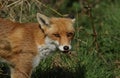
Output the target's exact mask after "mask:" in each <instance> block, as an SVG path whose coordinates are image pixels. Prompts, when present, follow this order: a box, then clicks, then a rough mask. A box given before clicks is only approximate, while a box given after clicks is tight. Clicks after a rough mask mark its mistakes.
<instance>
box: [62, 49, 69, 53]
mask: <svg viewBox="0 0 120 78" xmlns="http://www.w3.org/2000/svg"><path fill="white" fill-rule="evenodd" d="M69 52H70V51H69V50H64V51H62V53H69Z"/></svg>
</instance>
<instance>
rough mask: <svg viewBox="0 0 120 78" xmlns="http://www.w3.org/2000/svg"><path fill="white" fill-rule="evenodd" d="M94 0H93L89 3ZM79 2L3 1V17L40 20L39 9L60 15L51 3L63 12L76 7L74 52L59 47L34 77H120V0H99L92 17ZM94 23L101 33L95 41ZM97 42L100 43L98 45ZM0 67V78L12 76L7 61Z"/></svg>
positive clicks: (96, 29) (28, 20)
mask: <svg viewBox="0 0 120 78" xmlns="http://www.w3.org/2000/svg"><path fill="white" fill-rule="evenodd" d="M83 1H84V0H83ZM14 2H16V3H14ZM65 2H68V1H67V0H66V1H65ZM94 2H95V1H94V0H90V1H89V2H88V4H87V5H91V4H93V3H94ZM69 3H70V2H69ZM64 4H65V3H64ZM64 4H63V5H64ZM78 5H80V4H78V3H77V2H75V3H74V4H73V6H71V7H70V8H69V7H67V4H65V5H64V7H62V8H59V9H58V8H55V6H53V4H52V2H51V5H47V4H46V5H45V6H44V5H42V4H41V3H40V2H39V1H37V0H35V1H34V0H31V1H28V0H26V1H23V2H22V0H21V1H19V0H18V2H17V1H5V0H1V1H0V7H1V9H0V17H4V18H7V19H10V20H12V21H19V22H36V17H35V16H36V13H37V12H41V13H43V14H46V15H48V16H59V15H60V14H58V13H57V11H54V9H53V10H51V9H50V8H49V7H53V8H55V9H57V10H60V11H59V12H61V13H62V14H64V13H69V12H71V11H72V12H73V13H74V14H75V16H76V23H75V29H76V34H75V38H74V40H73V42H72V45H73V49H72V51H71V53H70V54H63V53H60V52H59V51H57V52H55V53H54V54H53V55H52V56H49V57H48V58H47V59H45V60H42V62H41V63H40V64H39V66H38V67H37V68H36V70H34V71H33V74H32V78H120V48H119V45H120V31H119V29H120V26H119V25H120V22H119V20H120V17H119V16H120V9H119V8H120V5H119V0H115V1H111V0H106V1H102V0H101V1H99V2H98V3H96V5H95V6H93V7H92V8H91V9H92V10H91V12H90V13H91V14H92V17H89V13H87V11H86V10H88V9H86V8H84V7H79V6H78ZM81 5H82V6H86V5H84V4H81ZM6 6H7V7H6ZM23 6H25V7H23ZM88 8H89V7H88ZM65 9H67V11H68V12H67V11H65ZM63 10H64V11H63ZM79 11H81V12H79ZM92 26H94V27H95V31H96V33H97V37H96V41H94V38H95V35H94V33H93V27H92ZM95 43H98V49H96V45H95ZM0 69H1V70H0V78H9V70H8V67H7V65H6V64H4V63H0Z"/></svg>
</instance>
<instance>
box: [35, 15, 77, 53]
mask: <svg viewBox="0 0 120 78" xmlns="http://www.w3.org/2000/svg"><path fill="white" fill-rule="evenodd" d="M37 21H38V23H39V24H40V28H41V29H42V30H43V31H44V33H45V35H46V37H47V38H49V39H50V40H52V41H53V44H55V45H56V46H57V48H58V49H59V50H60V51H63V52H69V50H70V49H71V40H72V39H73V37H74V31H75V30H74V27H73V24H74V22H75V19H73V18H56V17H51V18H49V17H47V16H45V15H43V14H40V13H37Z"/></svg>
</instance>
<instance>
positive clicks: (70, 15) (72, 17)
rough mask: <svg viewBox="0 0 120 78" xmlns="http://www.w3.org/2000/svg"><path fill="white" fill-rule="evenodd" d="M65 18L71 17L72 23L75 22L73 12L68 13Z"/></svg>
mask: <svg viewBox="0 0 120 78" xmlns="http://www.w3.org/2000/svg"><path fill="white" fill-rule="evenodd" d="M67 18H70V19H72V22H73V23H74V22H75V17H74V15H73V14H69V15H67Z"/></svg>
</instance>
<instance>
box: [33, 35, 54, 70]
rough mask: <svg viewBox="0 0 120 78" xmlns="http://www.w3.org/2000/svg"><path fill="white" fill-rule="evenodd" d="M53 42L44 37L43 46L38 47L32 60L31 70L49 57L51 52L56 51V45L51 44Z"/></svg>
mask: <svg viewBox="0 0 120 78" xmlns="http://www.w3.org/2000/svg"><path fill="white" fill-rule="evenodd" d="M53 42H54V41H53V40H51V39H50V38H49V37H47V36H46V37H45V40H44V44H42V45H38V46H37V48H38V54H37V55H36V57H35V58H34V61H33V68H35V67H36V66H38V64H39V62H40V61H41V60H42V59H44V58H46V57H47V56H48V55H50V54H51V53H52V52H53V51H55V50H56V45H55V44H53Z"/></svg>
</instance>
